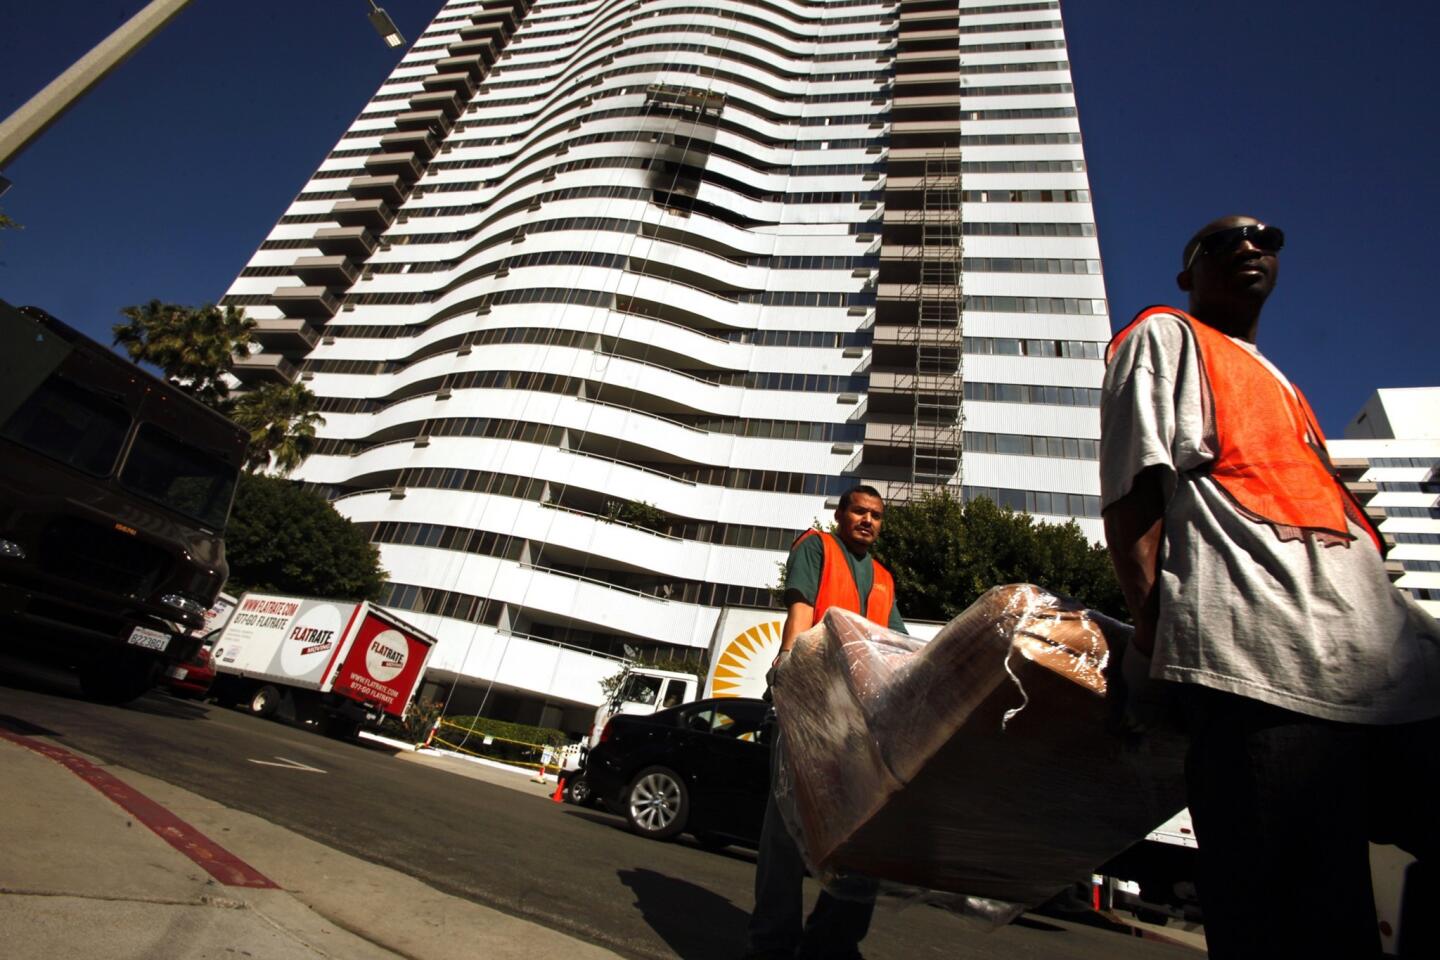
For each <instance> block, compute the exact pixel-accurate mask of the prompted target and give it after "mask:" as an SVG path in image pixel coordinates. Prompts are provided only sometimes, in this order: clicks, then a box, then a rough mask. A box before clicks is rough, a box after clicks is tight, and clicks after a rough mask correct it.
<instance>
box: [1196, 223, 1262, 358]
mask: <svg viewBox="0 0 1440 960" xmlns="http://www.w3.org/2000/svg"><path fill="white" fill-rule="evenodd" d="M1284 242H1285V235H1284V233H1283V232H1282V231H1280V230H1278V229H1276V228H1275V227H1271V226H1266V225H1265V224H1263V223H1261V221H1259V220H1257V219H1256V218H1254V217H1251V216H1244V215H1241V214H1231V215H1230V216H1228V217H1220V218H1218V219H1216V220H1211V221H1210V222H1209V223H1207V224H1205V226H1203V227H1201V228H1200V229H1199V230H1196V231H1195V234H1194V236H1192V237H1191V238H1190V240H1189V241H1188V242H1187V243H1186V244H1185V248H1184V250H1183V251H1182V252H1181V269H1180V273H1179V275H1177V276H1176V277H1175V283H1176V285H1177V286H1178V287H1179V288H1180V289H1181V290H1184V291H1185V292H1186V293H1188V294H1189V295H1190V313H1191V314H1192V315H1194V316H1195V317H1197V318H1198V319H1200V320H1201V321H1203V322H1204V323H1206V324H1208V325H1210V326H1212V327H1215V328H1217V329H1220V330H1223V331H1225V332H1226V333H1228V334H1230V335H1231V336H1236V337H1241V338H1243V339H1246V340H1250V341H1252V342H1253V341H1254V339H1255V331H1256V327H1257V325H1258V324H1259V321H1260V309H1261V307H1263V306H1264V304H1265V300H1266V298H1268V297H1269V296H1270V294H1271V292H1272V291H1273V290H1274V289H1275V281H1276V279H1277V278H1278V277H1279V275H1280V259H1279V253H1280V248H1281V247H1282V246H1283V245H1284Z"/></svg>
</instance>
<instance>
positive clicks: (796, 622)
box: [777, 600, 815, 659]
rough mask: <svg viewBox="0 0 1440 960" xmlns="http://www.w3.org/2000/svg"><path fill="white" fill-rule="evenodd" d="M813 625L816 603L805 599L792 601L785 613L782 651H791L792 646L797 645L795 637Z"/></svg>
mask: <svg viewBox="0 0 1440 960" xmlns="http://www.w3.org/2000/svg"><path fill="white" fill-rule="evenodd" d="M813 626H815V605H814V604H813V603H806V602H805V601H803V600H797V601H795V602H793V603H791V604H790V608H789V610H788V611H787V612H786V614H785V626H784V628H782V629H781V631H780V652H781V653H789V652H790V648H791V647H793V646H795V638H796V637H797V636H799V635H800V634H802V633H804V632H805V631H806V630H809V629H810V628H811V627H813ZM777 659H778V657H777Z"/></svg>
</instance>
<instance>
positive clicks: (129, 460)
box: [0, 302, 248, 703]
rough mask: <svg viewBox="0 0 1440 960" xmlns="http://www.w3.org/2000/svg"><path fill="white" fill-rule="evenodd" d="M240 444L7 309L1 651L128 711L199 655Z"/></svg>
mask: <svg viewBox="0 0 1440 960" xmlns="http://www.w3.org/2000/svg"><path fill="white" fill-rule="evenodd" d="M247 443H248V436H247V434H246V433H245V431H243V430H241V429H240V428H239V427H237V426H236V425H235V424H233V423H231V422H230V421H229V420H227V419H226V418H225V417H223V416H221V415H220V414H219V413H216V412H215V411H214V410H211V409H210V408H209V407H206V406H205V405H204V404H201V403H199V402H198V401H196V400H195V399H193V398H192V397H190V396H188V395H186V394H185V392H184V391H182V390H180V389H179V388H177V387H175V386H174V385H172V384H169V383H166V382H164V381H162V380H159V379H157V378H155V377H152V376H150V375H149V374H147V373H145V372H144V371H143V370H141V369H140V368H139V367H137V366H136V365H135V364H133V363H131V362H129V361H128V360H126V359H124V358H123V357H120V356H118V355H116V354H114V353H112V352H111V351H109V350H107V349H105V348H104V347H102V346H100V345H99V344H98V343H95V342H94V341H92V340H90V339H89V338H87V337H85V336H83V335H82V334H80V333H78V332H77V331H75V330H72V329H71V328H70V327H68V326H66V325H65V324H63V323H61V322H60V321H59V320H56V319H55V318H54V317H51V316H50V315H49V314H47V313H45V312H44V311H42V310H37V309H35V308H32V307H25V308H22V309H19V310H17V309H15V308H13V307H11V306H10V305H9V304H6V303H3V302H0V620H3V621H4V623H3V626H4V628H5V629H3V630H0V637H3V639H5V640H7V641H10V642H11V643H10V646H11V647H12V649H13V650H14V652H15V653H17V654H19V655H21V656H27V657H33V658H36V659H45V660H50V661H54V662H57V663H59V664H61V665H63V666H66V667H70V668H74V669H76V670H77V672H78V673H79V677H80V683H81V686H82V688H83V689H84V691H85V693H86V695H87V696H90V697H92V698H93V699H96V700H99V701H102V702H106V703H124V702H126V701H128V700H133V699H134V698H135V697H138V696H139V695H140V694H142V693H144V692H145V691H146V690H148V689H149V688H150V687H151V686H153V685H154V684H155V682H156V680H157V679H158V678H159V676H160V674H161V673H162V671H163V670H164V669H165V668H167V667H170V666H173V665H178V664H181V663H184V662H185V661H186V660H189V659H190V658H191V657H193V656H194V655H195V651H196V650H197V649H199V647H200V637H199V636H194V635H192V634H191V631H192V630H197V629H200V628H201V627H202V626H203V623H204V617H205V612H206V609H207V608H208V607H210V605H211V604H212V603H214V601H215V597H216V595H217V594H218V593H219V592H220V587H221V585H222V584H223V583H224V582H225V578H226V577H227V576H228V574H229V568H228V567H227V565H226V563H225V553H224V543H223V540H222V537H223V534H224V531H225V523H226V520H227V519H228V517H229V514H230V504H231V500H232V499H233V498H234V492H235V484H236V480H237V478H238V477H239V473H240V468H241V465H242V464H243V462H244V456H245V447H246V444H247Z"/></svg>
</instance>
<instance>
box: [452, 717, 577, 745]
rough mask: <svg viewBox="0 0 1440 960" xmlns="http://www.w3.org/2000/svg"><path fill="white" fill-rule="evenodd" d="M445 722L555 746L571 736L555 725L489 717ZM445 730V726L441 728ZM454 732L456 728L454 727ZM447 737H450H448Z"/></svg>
mask: <svg viewBox="0 0 1440 960" xmlns="http://www.w3.org/2000/svg"><path fill="white" fill-rule="evenodd" d="M443 719H444V721H445V723H451V724H454V725H455V726H457V727H463V728H466V729H469V730H471V731H473V732H474V733H478V734H481V735H488V736H491V737H499V738H500V739H502V740H514V741H516V742H518V743H540V744H550V745H551V746H555V747H563V746H564V745H565V744H566V743H567V742H568V741H569V738H568V737H567V736H565V734H564V733H563V732H562V731H560V730H556V729H555V728H554V727H534V726H531V725H530V724H528V723H506V722H505V721H504V720H491V719H490V718H489V717H445V718H443ZM441 730H442V731H443V730H444V727H442V728H441ZM451 732H452V733H453V732H454V730H453V729H452V730H451ZM446 739H447V740H448V739H450V738H449V737H446Z"/></svg>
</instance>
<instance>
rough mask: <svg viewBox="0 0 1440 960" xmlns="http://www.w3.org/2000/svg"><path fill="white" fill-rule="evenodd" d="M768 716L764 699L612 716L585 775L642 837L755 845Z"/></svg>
mask: <svg viewBox="0 0 1440 960" xmlns="http://www.w3.org/2000/svg"><path fill="white" fill-rule="evenodd" d="M769 712H770V711H769V705H768V704H767V703H765V701H763V700H751V699H743V698H739V697H727V698H721V699H715V700H699V701H696V702H695V703H687V704H685V705H684V706H680V707H675V708H673V709H670V710H661V711H660V712H659V713H654V714H651V715H649V716H643V717H642V716H627V715H623V714H622V715H620V716H617V717H613V718H611V720H610V722H609V723H607V724H606V725H605V730H604V732H603V733H602V734H601V735H600V742H599V743H598V744H596V746H595V749H593V750H591V751H590V756H589V758H588V759H587V761H586V764H585V775H586V777H587V778H588V779H589V781H590V783H591V785H592V787H593V788H594V791H595V796H597V797H599V798H600V799H601V800H602V801H603V802H604V803H605V805H606V806H607V807H609V808H610V809H611V810H613V811H615V812H616V813H621V814H624V816H625V819H626V820H628V821H629V822H630V828H631V829H632V830H634V831H635V832H636V833H638V834H640V835H641V836H645V837H651V838H652V839H655V840H668V839H670V838H671V837H674V836H677V835H679V834H680V833H692V834H694V835H695V837H696V839H697V840H699V841H700V842H701V843H702V844H703V845H705V846H713V847H723V846H725V845H726V844H728V843H731V842H738V843H745V844H750V845H754V844H756V843H757V842H758V841H759V839H760V824H761V822H762V821H763V819H764V816H765V801H766V797H767V795H768V793H769V790H770V738H771V725H770V724H768V723H767V719H768V716H769Z"/></svg>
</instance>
